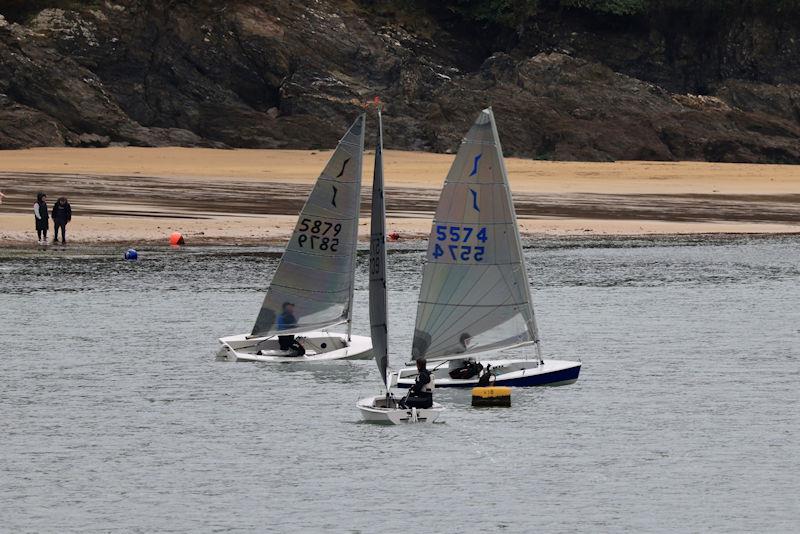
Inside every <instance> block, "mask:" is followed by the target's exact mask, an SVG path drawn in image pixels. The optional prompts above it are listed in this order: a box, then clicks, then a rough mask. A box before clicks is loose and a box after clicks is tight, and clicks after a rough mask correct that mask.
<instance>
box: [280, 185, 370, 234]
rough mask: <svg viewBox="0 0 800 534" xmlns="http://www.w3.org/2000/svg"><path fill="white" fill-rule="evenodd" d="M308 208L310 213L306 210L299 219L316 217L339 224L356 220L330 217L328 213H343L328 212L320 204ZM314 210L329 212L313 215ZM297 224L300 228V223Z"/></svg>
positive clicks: (310, 205)
mask: <svg viewBox="0 0 800 534" xmlns="http://www.w3.org/2000/svg"><path fill="white" fill-rule="evenodd" d="M312 194H313V192H312ZM308 208H309V209H308V211H306V210H305V209H304V210H303V211H301V212H300V213H299V214H298V219H299V218H300V216H301V215H302V216H309V217H314V218H317V219H330V220H332V221H339V222H350V221H355V220H356V218H355V217H336V216H334V215H329V214H328V212H330V211H341V210H327V208H325V207H324V206H321V205H320V204H309V205H308ZM313 208H318V209H320V210H327V211H326V212H325V213H313V212H312V210H313ZM297 224H298V226H299V224H300V223H299V222H298V223H297ZM295 230H297V228H295Z"/></svg>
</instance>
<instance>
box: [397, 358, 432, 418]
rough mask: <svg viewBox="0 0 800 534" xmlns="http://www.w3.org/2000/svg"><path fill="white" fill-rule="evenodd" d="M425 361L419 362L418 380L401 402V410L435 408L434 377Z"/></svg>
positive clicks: (420, 360)
mask: <svg viewBox="0 0 800 534" xmlns="http://www.w3.org/2000/svg"><path fill="white" fill-rule="evenodd" d="M426 364H427V362H426V361H425V360H424V359H419V360H417V379H416V380H415V381H414V385H413V386H411V389H409V390H408V395H406V396H405V398H403V399H402V400H401V401H400V407H401V408H430V407H431V406H433V388H434V387H435V385H434V380H433V375H432V374H431V372H430V371H428V368H427V367H426Z"/></svg>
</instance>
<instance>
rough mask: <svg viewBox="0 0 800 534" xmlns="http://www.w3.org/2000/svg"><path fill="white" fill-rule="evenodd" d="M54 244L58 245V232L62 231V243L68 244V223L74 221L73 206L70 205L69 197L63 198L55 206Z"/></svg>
mask: <svg viewBox="0 0 800 534" xmlns="http://www.w3.org/2000/svg"><path fill="white" fill-rule="evenodd" d="M52 215H53V227H54V228H55V230H54V231H53V243H58V230H59V228H60V229H61V242H62V243H64V244H66V242H67V223H68V222H70V221H71V220H72V206H70V205H69V202H68V201H67V197H61V198H59V199H58V202H56V203H55V204H53V212H52Z"/></svg>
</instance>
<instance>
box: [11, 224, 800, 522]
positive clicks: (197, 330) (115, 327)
mask: <svg viewBox="0 0 800 534" xmlns="http://www.w3.org/2000/svg"><path fill="white" fill-rule="evenodd" d="M421 246H422V245H421V244H420V243H416V244H411V245H405V246H404V247H403V248H402V249H397V250H395V251H394V253H392V254H391V256H390V259H389V265H390V268H391V273H390V284H391V287H392V289H393V291H392V292H391V294H390V299H391V306H392V310H393V315H392V317H391V324H390V329H391V331H390V334H391V343H392V347H391V348H392V351H393V353H392V355H391V358H392V363H393V365H394V366H395V367H397V366H398V365H399V363H400V362H402V361H404V359H405V356H406V354H407V353H406V352H405V351H406V349H407V348H408V347H409V344H410V339H411V330H412V328H413V322H414V316H415V300H416V296H417V292H418V290H419V283H420V278H419V264H420V262H421V260H422V257H423V253H422V251H421ZM271 252H272V251H270V250H268V249H233V248H232V249H204V250H196V249H195V250H192V249H185V250H163V249H160V250H145V251H141V258H142V260H141V261H139V262H138V263H126V262H124V261H122V260H121V259H120V257H121V251H118V250H113V251H111V250H105V251H103V250H100V251H96V250H95V251H92V250H72V251H70V252H68V253H63V252H58V251H52V250H51V251H47V252H39V251H33V250H31V251H28V252H19V251H18V252H11V251H0V299H2V300H0V347H2V349H1V351H0V354H2V355H3V356H4V364H3V370H2V373H3V376H2V379H1V380H0V427H1V428H2V437H0V530H4V531H85V532H90V531H108V530H122V531H141V532H151V531H161V532H172V531H215V530H220V531H242V530H250V531H252V530H258V531H287V530H300V529H303V530H307V531H321V530H329V531H362V532H379V531H384V532H407V531H414V532H424V531H434V530H435V531H440V532H466V531H471V532H474V531H476V530H478V529H482V528H485V529H487V530H491V531H494V530H497V529H505V530H506V531H508V532H516V531H533V530H537V531H542V532H563V531H575V530H582V531H586V532H602V531H615V532H620V531H624V532H642V531H680V532H698V531H719V532H722V531H724V532H732V531H761V532H766V531H769V532H791V531H797V530H798V529H800V519H798V517H799V516H800V498H799V497H798V495H799V494H800V481H798V477H799V476H800V475H798V465H800V441H799V439H798V430H800V416H799V415H798V413H799V412H798V400H800V394H798V380H799V379H800V365H799V362H798V359H799V358H798V353H800V349H798V340H800V263H799V262H798V259H800V238H798V237H793V238H792V237H789V238H750V239H747V238H730V239H711V238H696V239H689V238H685V239H675V240H669V239H662V240H656V241H645V240H598V239H581V240H576V239H571V240H557V239H549V240H544V241H540V242H537V243H535V244H533V245H532V246H531V247H530V248H527V249H526V253H527V256H528V260H529V269H530V275H531V280H532V283H533V285H534V289H535V296H534V298H535V303H536V309H537V313H538V317H539V321H540V326H541V331H542V335H543V338H544V341H545V345H544V348H545V351H546V354H547V355H549V356H557V357H564V358H580V359H582V361H583V362H584V367H583V371H582V374H581V378H580V380H579V381H578V383H577V384H574V385H572V386H567V387H562V388H551V389H541V388H540V389H529V390H515V392H514V396H513V402H514V406H513V408H512V409H494V410H475V409H472V408H471V407H470V406H469V397H468V393H466V392H443V391H441V390H440V391H439V393H438V394H437V395H438V399H439V400H440V401H441V402H443V403H444V404H446V405H447V407H448V411H447V412H446V413H445V415H444V417H443V420H444V423H443V424H436V425H433V426H425V425H419V426H404V427H375V426H370V425H365V424H360V423H359V414H358V412H357V410H356V409H355V407H354V403H355V401H356V399H357V398H358V397H359V395H365V394H368V393H373V392H377V390H378V380H379V379H378V375H377V371H376V370H375V369H374V364H373V362H352V363H348V362H334V363H331V364H324V365H315V366H311V365H309V366H302V365H283V366H277V367H276V366H267V365H252V364H237V363H226V362H219V361H215V360H214V358H213V354H214V352H215V351H216V349H217V343H216V338H217V337H218V336H220V335H225V334H231V333H237V332H241V331H245V330H247V329H249V327H250V326H251V324H252V321H253V320H254V318H255V314H256V311H257V308H258V306H259V304H260V301H261V298H262V297H261V293H262V291H263V289H264V288H265V287H266V285H267V282H268V280H269V276H270V275H271V273H272V271H273V270H274V268H275V264H276V261H277V258H276V257H275V256H274V255H273V254H271ZM358 284H359V285H358V288H357V291H356V298H357V301H358V306H357V313H356V319H357V320H356V326H355V331H356V332H358V333H362V334H366V333H368V328H367V319H366V316H367V309H366V301H367V293H366V257H364V256H362V257H360V258H359V273H358Z"/></svg>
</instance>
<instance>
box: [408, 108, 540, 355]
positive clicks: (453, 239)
mask: <svg viewBox="0 0 800 534" xmlns="http://www.w3.org/2000/svg"><path fill="white" fill-rule="evenodd" d="M531 342H534V343H538V333H537V328H536V323H535V319H534V315H533V307H532V305H531V300H530V292H529V289H528V279H527V274H526V273H525V264H524V261H523V257H522V245H521V242H520V237H519V230H518V228H517V220H516V215H515V212H514V204H513V201H512V199H511V191H510V189H509V186H508V178H507V176H506V170H505V164H504V162H503V152H502V148H501V146H500V140H499V138H498V135H497V128H496V127H495V122H494V115H493V114H492V111H491V109H485V110H483V111H482V112H481V114H480V116H479V117H478V119H477V120H476V121H475V123H474V124H473V125H472V128H470V130H469V132H468V133H467V136H466V138H464V140H463V141H462V143H461V147H460V148H459V150H458V154H457V155H456V159H455V161H454V162H453V165H452V166H451V168H450V172H449V173H448V175H447V178H446V180H445V183H444V187H443V189H442V193H441V197H440V199H439V205H438V207H437V209H436V215H435V216H434V220H433V227H432V229H431V235H430V238H429V240H428V252H427V263H426V264H425V268H424V270H423V276H422V287H421V288H420V296H419V303H418V307H417V322H416V326H415V330H414V341H413V346H412V357H413V358H414V359H415V360H416V359H420V358H427V359H434V360H447V359H459V358H465V357H467V356H469V355H471V354H475V353H478V352H484V351H488V350H494V349H500V348H507V347H511V346H516V345H522V344H528V343H531ZM537 349H538V347H537Z"/></svg>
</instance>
